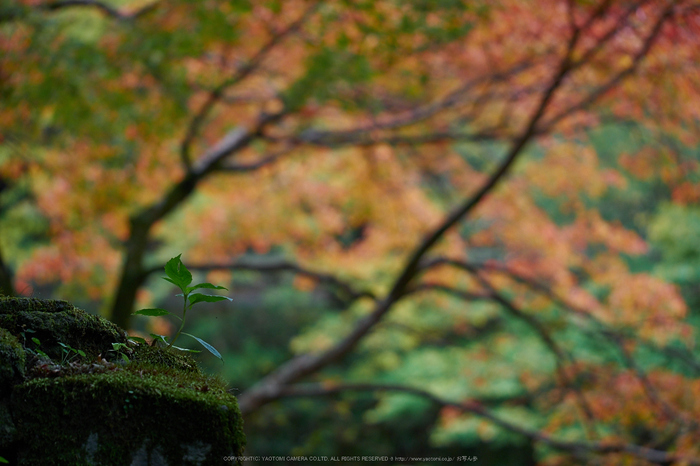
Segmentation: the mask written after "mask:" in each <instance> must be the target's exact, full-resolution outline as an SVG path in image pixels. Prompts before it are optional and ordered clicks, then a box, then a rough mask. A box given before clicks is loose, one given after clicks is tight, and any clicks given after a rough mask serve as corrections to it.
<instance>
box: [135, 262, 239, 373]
mask: <svg viewBox="0 0 700 466" xmlns="http://www.w3.org/2000/svg"><path fill="white" fill-rule="evenodd" d="M180 256H182V254H179V255H178V256H176V257H173V258H172V259H170V260H169V261H168V262H167V263H166V264H165V273H166V274H167V275H168V276H167V277H163V280H165V281H168V282H170V283H172V284H173V285H175V286H177V287H178V288H180V290H181V291H182V294H178V295H177V296H182V298H183V307H182V317H180V316H178V315H175V314H173V313H171V312H170V311H167V310H165V309H160V308H152V309H141V310H139V311H136V312H134V314H135V315H142V316H147V317H159V316H167V315H170V316H173V317H175V318H176V319H179V320H180V321H181V324H180V328H179V329H178V331H177V333H176V334H175V336H174V337H173V338H172V339H171V340H170V342H168V341H167V339H166V338H165V336H163V335H154V334H151V336H153V337H154V339H155V341H158V340H160V341H162V342H163V343H166V344H167V345H168V348H175V349H179V350H181V351H191V350H187V349H184V348H179V347H177V346H173V344H174V343H175V341H177V339H178V337H179V336H180V334H182V335H187V336H188V337H191V338H193V339H195V340H197V341H198V342H199V343H200V344H201V345H202V346H204V348H206V350H207V351H209V352H210V353H211V354H213V355H214V356H216V357H217V358H219V359H220V360H221V362H223V361H224V359H223V358H222V357H221V353H219V351H217V350H216V348H214V347H213V346H212V345H210V344H209V343H207V342H206V341H204V340H202V339H201V338H199V337H196V336H194V335H191V334H189V333H185V332H183V331H182V330H183V328H184V327H185V321H186V320H187V311H188V310H190V309H191V308H192V306H194V305H195V304H197V303H202V302H205V303H215V302H218V301H225V300H228V301H231V298H229V297H227V296H212V295H205V294H201V293H193V291H194V290H199V289H210V290H226V289H227V288H225V287H223V286H218V285H212V284H211V283H198V284H196V285H192V286H190V283H192V274H191V273H190V271H189V270H187V267H185V264H183V263H182V260H181V259H180Z"/></svg>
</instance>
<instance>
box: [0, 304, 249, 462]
mask: <svg viewBox="0 0 700 466" xmlns="http://www.w3.org/2000/svg"><path fill="white" fill-rule="evenodd" d="M54 325H60V326H59V327H58V328H54ZM0 327H2V328H4V329H5V330H3V329H2V328H0V353H2V363H1V365H0V386H3V384H4V386H5V387H7V388H6V391H5V392H4V393H5V394H4V395H3V396H2V397H0V456H3V457H5V458H7V459H9V460H10V461H11V463H13V464H19V465H30V464H31V465H34V464H47V461H49V462H50V463H51V464H56V465H61V464H65V465H121V464H125V465H129V464H131V465H180V464H183V465H207V464H223V463H224V457H225V456H240V455H241V454H242V452H243V447H244V445H245V436H244V434H243V430H242V419H241V415H240V412H239V410H238V404H237V402H236V399H235V397H233V396H232V395H230V394H229V393H228V392H227V390H226V386H225V384H224V383H223V382H222V381H221V380H219V379H217V378H214V377H208V376H206V375H204V374H202V372H201V371H200V369H199V368H198V367H197V365H196V363H195V361H194V360H193V359H192V358H191V357H189V356H187V355H184V354H179V353H175V352H171V351H168V350H166V349H162V348H154V347H150V346H145V345H130V349H129V350H128V353H129V354H128V356H129V362H128V363H127V362H124V361H122V360H121V358H120V356H119V355H118V354H116V353H115V352H114V351H111V350H112V343H124V342H126V338H125V333H124V332H123V331H121V330H120V329H119V328H118V327H116V326H114V325H113V324H111V323H109V322H108V321H106V320H104V319H101V318H99V317H95V316H91V315H88V314H87V313H85V312H83V311H80V310H79V309H75V308H74V307H73V306H71V305H70V304H68V303H66V302H63V301H40V300H36V299H27V300H23V299H6V298H0ZM27 329H29V330H32V331H33V333H31V332H30V333H27ZM30 335H31V336H35V338H38V339H39V340H40V345H39V347H36V344H35V342H33V341H31V337H30ZM59 343H64V344H67V345H70V346H71V347H72V348H75V349H81V350H82V351H84V352H85V353H86V357H84V358H82V357H81V358H78V360H75V359H74V360H73V361H72V362H70V363H64V364H59V361H60V358H61V357H62V356H63V352H62V347H61V346H60V345H59ZM41 352H44V353H45V354H46V355H48V356H49V358H47V357H44V356H43V355H41ZM6 354H7V355H9V356H7V358H6V356H5V355H6ZM63 359H64V360H65V358H63ZM226 464H231V462H230V461H229V462H226ZM234 464H235V463H234Z"/></svg>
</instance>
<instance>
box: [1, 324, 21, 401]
mask: <svg viewBox="0 0 700 466" xmlns="http://www.w3.org/2000/svg"><path fill="white" fill-rule="evenodd" d="M25 359H26V356H25V353H24V348H23V347H22V345H21V344H20V342H19V341H18V340H17V338H16V337H15V336H14V335H12V334H11V333H10V332H9V331H7V330H5V329H4V328H0V396H4V395H5V394H7V393H9V391H10V390H11V388H12V385H13V384H14V382H15V381H17V380H18V379H21V378H22V377H23V376H24V365H25Z"/></svg>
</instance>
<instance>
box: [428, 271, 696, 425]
mask: <svg viewBox="0 0 700 466" xmlns="http://www.w3.org/2000/svg"><path fill="white" fill-rule="evenodd" d="M440 265H448V266H452V267H455V268H459V269H461V270H464V271H466V272H469V273H470V274H472V275H475V276H478V272H479V270H484V271H491V272H496V273H501V274H504V275H506V276H508V277H509V278H512V279H513V280H515V281H517V282H518V283H521V284H524V285H526V286H528V287H529V288H530V289H532V290H533V291H535V292H538V293H540V294H542V295H543V296H545V297H547V298H548V299H549V300H550V301H552V302H553V303H554V304H556V305H557V306H558V307H560V308H562V309H564V310H565V311H567V312H569V313H570V314H572V315H576V316H579V317H583V318H584V319H585V320H586V321H588V322H591V323H592V324H594V325H595V326H596V328H597V330H585V329H582V330H583V331H584V332H586V333H590V334H594V335H595V336H603V337H604V338H605V340H606V341H607V342H608V343H611V344H612V345H613V346H614V347H615V348H616V349H617V351H618V352H619V353H620V355H621V357H622V361H623V363H624V365H625V366H626V367H627V368H628V369H630V370H632V371H633V372H634V373H635V375H636V376H637V379H638V380H639V382H640V384H641V385H642V388H643V389H644V392H645V395H646V396H647V398H648V399H649V400H650V401H651V402H652V403H653V404H654V405H655V406H657V407H658V408H659V410H660V411H661V413H662V414H663V416H665V417H666V418H667V419H669V420H674V419H675V420H682V422H683V424H685V426H686V428H689V429H692V430H696V429H698V428H700V423H698V422H697V421H696V420H694V419H691V418H689V416H688V415H687V414H685V413H683V412H680V411H678V410H677V409H676V408H674V407H673V406H671V405H670V404H669V403H668V402H667V401H666V400H665V399H664V398H663V397H662V396H661V394H660V393H659V391H658V390H657V389H656V387H654V385H653V384H652V383H651V380H649V377H648V376H647V374H646V373H645V371H644V370H643V369H642V368H641V367H640V366H639V364H637V362H636V361H635V359H634V357H633V356H632V354H631V353H630V351H629V350H628V349H627V348H626V347H625V341H626V340H634V341H635V342H640V343H643V344H645V345H646V346H651V347H652V348H653V349H655V350H658V351H662V352H663V350H664V349H663V348H662V349H660V348H658V347H656V346H655V345H653V344H651V343H650V342H645V341H643V340H642V339H641V338H640V337H638V336H634V337H625V336H623V335H622V334H621V333H620V332H617V331H613V330H612V329H610V328H608V326H607V325H606V324H604V323H603V322H601V321H600V320H599V319H597V318H596V317H594V316H593V315H592V314H590V313H588V312H586V311H584V310H582V309H578V308H576V306H574V305H572V304H570V303H568V302H567V301H566V300H565V299H564V298H561V297H560V296H558V295H557V294H556V293H554V292H553V291H552V290H551V289H550V288H549V287H547V286H546V285H544V284H542V283H540V282H537V281H535V280H532V279H529V278H526V277H523V276H521V275H519V274H518V273H516V272H514V271H512V270H510V269H509V268H508V267H506V266H503V265H499V264H495V263H488V264H471V263H469V262H465V261H459V260H454V259H448V258H442V257H441V258H436V259H433V260H431V261H429V262H427V263H426V264H425V265H424V266H423V268H422V269H423V270H427V269H429V268H432V267H436V266H440ZM483 283H484V282H483V281H482V285H483ZM674 355H676V356H678V354H676V353H674ZM686 359H687V358H684V360H685V362H687V363H688V364H689V365H690V366H691V367H694V368H697V367H698V363H697V361H693V360H692V357H691V358H690V361H687V360H686Z"/></svg>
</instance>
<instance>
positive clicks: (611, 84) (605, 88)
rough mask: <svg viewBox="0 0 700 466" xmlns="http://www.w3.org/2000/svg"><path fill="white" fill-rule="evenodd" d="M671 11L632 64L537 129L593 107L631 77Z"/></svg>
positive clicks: (656, 25)
mask: <svg viewBox="0 0 700 466" xmlns="http://www.w3.org/2000/svg"><path fill="white" fill-rule="evenodd" d="M673 9H674V5H673V2H671V4H670V5H669V6H668V7H667V8H666V9H665V10H664V11H663V13H662V14H661V15H660V16H659V18H658V19H657V21H656V22H655V23H654V26H653V28H652V30H651V32H650V33H649V35H648V36H647V38H646V40H645V41H644V44H643V45H642V47H641V48H640V50H639V51H638V52H637V53H636V54H635V55H634V57H633V58H632V63H631V64H630V65H629V66H627V67H626V68H624V69H623V70H621V71H620V72H618V73H617V74H616V75H615V76H613V77H612V78H610V79H609V80H608V82H606V83H605V84H602V85H601V86H599V87H598V88H597V89H596V90H594V91H593V92H591V93H590V94H588V95H587V96H586V97H584V98H583V99H581V100H580V101H579V102H578V103H577V104H574V105H572V106H570V107H568V108H566V109H564V110H562V111H561V112H559V113H558V114H556V115H554V116H553V117H551V118H549V119H548V120H546V121H545V122H544V124H543V125H542V127H541V128H539V130H540V131H545V132H546V131H548V130H549V129H551V128H552V127H553V126H554V125H556V124H558V123H559V122H561V121H562V120H564V119H565V118H567V117H569V116H571V115H572V114H574V113H577V112H579V111H581V110H584V109H587V108H589V107H590V106H591V105H593V104H594V103H595V102H597V101H598V100H600V99H601V98H602V97H603V96H604V95H605V94H606V93H608V92H609V91H611V90H612V89H614V88H615V87H617V86H618V85H619V84H620V83H621V82H622V81H623V80H624V79H625V78H627V77H629V76H631V75H632V74H633V73H634V72H635V71H636V70H637V69H638V68H639V66H640V64H641V63H642V60H643V59H644V57H646V56H647V55H648V53H649V51H650V50H651V48H652V46H653V45H654V43H655V42H656V39H657V38H658V36H659V34H660V33H661V29H662V27H663V25H664V24H665V23H666V21H667V20H668V19H669V18H671V17H672V16H673ZM576 66H580V64H579V63H576Z"/></svg>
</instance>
